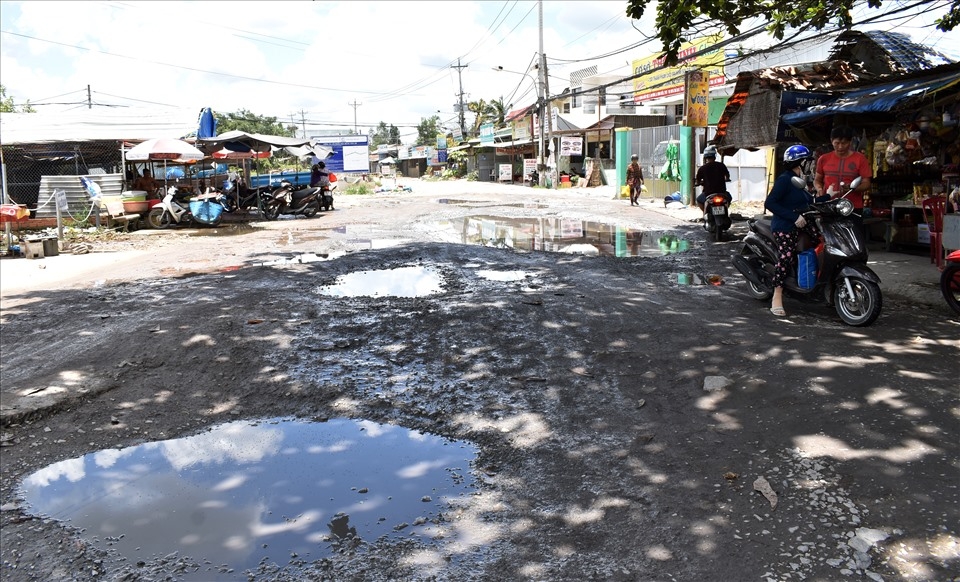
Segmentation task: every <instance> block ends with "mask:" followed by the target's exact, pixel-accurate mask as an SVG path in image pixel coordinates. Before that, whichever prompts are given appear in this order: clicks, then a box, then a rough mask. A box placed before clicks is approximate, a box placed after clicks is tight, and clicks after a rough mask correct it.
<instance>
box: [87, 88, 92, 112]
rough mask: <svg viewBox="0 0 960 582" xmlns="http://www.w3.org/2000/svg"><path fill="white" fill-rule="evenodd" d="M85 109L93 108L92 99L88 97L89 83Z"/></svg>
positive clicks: (88, 91)
mask: <svg viewBox="0 0 960 582" xmlns="http://www.w3.org/2000/svg"><path fill="white" fill-rule="evenodd" d="M87 109H93V100H92V99H90V85H87Z"/></svg>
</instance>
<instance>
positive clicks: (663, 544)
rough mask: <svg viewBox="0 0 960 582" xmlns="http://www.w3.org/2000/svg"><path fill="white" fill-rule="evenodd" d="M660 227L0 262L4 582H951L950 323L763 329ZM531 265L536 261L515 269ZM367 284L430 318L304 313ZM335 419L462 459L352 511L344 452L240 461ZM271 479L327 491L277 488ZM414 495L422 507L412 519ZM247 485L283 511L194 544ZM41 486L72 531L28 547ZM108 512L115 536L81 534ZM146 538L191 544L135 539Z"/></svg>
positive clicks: (529, 228)
mask: <svg viewBox="0 0 960 582" xmlns="http://www.w3.org/2000/svg"><path fill="white" fill-rule="evenodd" d="M652 207H653V205H650V206H648V207H642V208H639V209H638V208H630V207H629V205H628V204H627V203H626V202H624V201H614V200H611V199H610V196H609V190H606V191H602V190H599V191H592V190H579V189H574V190H568V191H557V192H545V191H542V190H534V189H529V188H527V189H523V188H519V187H503V186H496V185H490V184H477V183H467V182H458V183H450V184H447V183H440V184H429V183H422V184H421V183H416V182H414V192H413V193H408V194H389V195H377V196H368V197H351V196H340V197H339V198H338V200H337V210H336V211H335V212H331V213H326V214H323V215H321V216H320V217H317V218H314V219H312V220H304V219H298V220H283V221H278V222H275V223H268V224H263V223H256V224H254V225H253V226H252V227H244V228H239V227H238V228H224V229H221V230H222V232H221V233H220V234H219V235H213V234H210V233H209V232H207V233H205V234H203V233H200V234H189V233H184V232H163V233H158V232H139V233H133V234H131V235H130V236H129V237H124V238H123V240H121V241H118V242H115V243H111V244H110V245H105V246H104V247H102V248H97V249H95V250H96V251H110V252H94V253H91V254H89V255H83V256H76V257H69V256H61V257H53V258H50V259H49V260H46V259H45V260H44V261H47V262H46V263H43V261H27V260H26V259H10V260H9V261H14V260H15V261H20V264H18V268H21V266H22V264H25V263H30V267H31V268H32V269H33V270H32V271H30V272H29V273H25V272H23V271H18V275H17V277H16V279H17V280H16V281H11V280H10V275H11V273H13V272H14V270H13V269H12V268H9V265H10V263H9V262H8V260H5V261H4V262H3V263H2V265H0V273H2V276H3V279H4V281H3V283H4V292H3V305H2V334H0V341H2V346H0V347H2V355H3V361H2V368H0V371H2V396H3V402H2V420H3V427H2V442H0V444H2V448H0V453H2V477H3V478H2V487H0V508H2V511H0V553H2V569H0V577H2V578H3V580H7V581H19V580H68V579H69V580H248V579H249V580H564V581H565V580H570V581H573V580H577V581H580V580H623V581H626V580H643V581H646V580H657V581H660V580H664V581H666V580H697V581H700V580H763V581H766V580H771V581H783V580H808V581H809V580H820V581H828V580H838V579H843V580H951V579H953V580H960V570H958V568H960V530H958V524H960V511H958V507H960V504H958V501H960V494H958V485H960V478H958V476H960V469H958V449H960V444H958V443H960V438H958V417H960V403H958V389H957V385H958V384H957V377H958V361H960V360H958V356H960V354H958V344H957V336H958V334H957V329H958V328H957V326H956V323H955V322H951V321H949V320H948V319H946V318H944V317H943V316H942V314H941V313H940V312H937V311H933V310H931V309H930V308H928V307H924V306H917V305H912V304H910V303H909V302H907V301H905V300H902V299H898V298H897V297H891V296H885V297H884V304H885V305H884V312H883V315H882V316H881V318H880V319H879V320H878V321H877V322H876V323H875V324H874V325H873V326H872V327H869V328H865V329H854V328H849V327H846V326H844V325H842V324H841V322H840V321H839V319H838V318H837V317H836V314H835V313H833V312H832V311H830V310H829V309H828V308H826V307H824V306H819V305H803V304H800V303H797V302H790V303H788V305H787V307H788V310H789V311H790V313H791V317H790V318H789V320H777V319H775V318H772V316H771V315H770V313H769V312H768V310H767V309H766V307H767V306H766V305H763V304H760V303H757V302H756V301H754V300H752V299H750V298H749V297H748V296H747V294H746V291H745V289H744V285H743V283H742V282H741V279H740V277H738V276H736V275H735V273H734V272H733V271H732V267H731V265H730V261H729V257H730V254H731V253H732V252H733V251H734V249H735V245H736V243H735V242H727V243H711V242H708V241H707V240H706V239H707V237H706V236H705V233H704V232H703V230H702V229H701V228H700V227H699V226H697V225H694V224H692V223H691V222H689V220H688V218H689V213H687V214H684V215H682V216H681V215H680V214H671V213H670V212H667V211H664V210H663V209H662V208H661V209H660V211H658V212H653V211H651V208H652ZM597 224H619V225H621V226H622V227H625V228H627V229H633V230H635V231H639V232H643V233H644V236H643V239H642V240H641V239H640V237H639V236H637V235H630V236H629V237H624V238H622V239H621V245H620V248H621V249H622V251H623V252H621V254H626V255H627V256H621V257H617V256H614V255H616V254H617V253H616V249H617V248H618V245H617V241H616V239H615V237H614V238H613V239H610V238H608V239H605V240H604V241H600V242H599V243H598V244H596V245H589V246H583V245H588V243H587V242H584V241H579V244H580V245H581V246H579V247H577V248H575V249H569V248H567V249H564V248H563V247H565V246H567V244H566V242H565V241H567V242H568V241H569V239H568V238H565V237H569V236H573V235H575V234H576V233H578V232H579V229H581V228H583V227H586V228H587V229H588V230H589V229H593V228H595V225H597ZM498 225H500V226H501V227H504V226H512V227H513V228H511V229H507V228H498ZM737 228H738V229H739V234H741V235H742V232H743V225H742V223H741V224H739V225H738V227H737ZM534 232H540V233H554V232H555V234H556V237H552V235H551V237H547V238H548V240H547V243H545V244H544V246H546V247H547V248H548V249H556V250H557V251H560V252H551V251H549V250H547V251H544V250H533V251H523V250H515V249H512V248H510V247H517V248H522V247H524V246H525V245H526V244H527V241H528V240H529V237H530V235H531V233H534ZM225 233H226V234H225ZM734 234H735V235H736V234H737V231H736V230H735V233H734ZM480 240H483V242H484V243H485V245H486V246H485V245H481V244H477V243H478V242H479V241H480ZM631 244H632V245H633V246H631ZM631 249H632V250H631ZM683 249H686V250H685V251H684V250H683ZM563 250H567V251H569V250H576V251H587V254H583V253H582V252H574V253H571V252H562V251H563ZM672 251H679V252H672ZM591 255H593V256H591ZM59 259H65V260H64V261H62V262H60V263H57V262H55V261H57V260H59ZM67 261H71V262H70V263H69V264H70V265H71V267H70V268H67V267H66V266H64V267H63V268H62V269H61V268H55V265H58V264H62V265H67V264H68V263H67ZM41 264H45V265H46V268H44V269H40V265H41ZM55 269H56V272H53V271H54V270H55ZM411 269H413V270H411ZM405 270H407V271H405ZM370 272H386V273H391V272H392V273H399V274H404V273H411V272H415V273H416V274H417V275H418V276H426V277H428V278H432V280H435V281H438V285H437V286H436V288H430V287H429V286H427V287H417V286H414V287H413V291H412V292H409V293H403V294H396V295H395V294H391V293H390V292H385V291H379V290H377V289H376V288H374V286H373V284H367V285H368V287H367V288H366V289H363V290H364V291H365V292H361V293H346V294H343V295H342V296H337V295H334V294H331V293H326V292H324V290H329V289H330V288H331V287H335V286H337V285H338V284H340V283H342V282H343V281H344V279H342V277H344V276H346V275H351V274H354V275H355V274H359V273H370ZM687 274H689V275H691V282H692V283H697V282H698V281H701V280H702V279H703V278H704V276H705V275H713V274H716V275H720V276H722V278H723V282H724V284H722V285H717V286H714V285H697V284H690V285H678V276H679V275H687ZM394 283H396V281H394ZM361 287H363V284H361ZM344 419H352V420H357V421H363V422H364V423H365V424H364V425H363V430H364V431H365V433H366V434H368V435H371V436H372V435H373V434H374V433H383V432H386V431H388V430H389V429H390V427H402V428H404V429H409V430H412V431H416V432H415V433H411V434H412V435H419V436H417V437H411V440H425V439H426V438H427V436H428V435H429V436H431V437H432V436H436V437H443V438H444V439H449V441H450V443H451V444H450V446H449V447H448V448H450V449H457V450H458V451H461V450H462V451H474V453H473V456H472V457H471V458H470V459H469V460H468V462H467V463H463V462H460V461H456V462H454V461H452V460H439V461H438V460H437V459H436V458H428V459H426V460H424V461H422V462H421V461H416V462H414V461H411V462H406V461H405V460H404V459H403V458H400V459H391V461H393V460H397V461H399V462H400V464H401V466H402V467H403V468H402V469H401V470H398V471H395V472H393V473H391V474H389V475H388V476H387V477H386V478H385V479H384V480H382V481H376V480H375V479H376V478H375V477H374V475H373V474H372V473H373V472H374V471H375V469H376V467H371V466H370V464H369V463H367V462H365V459H363V458H360V454H359V453H357V454H356V456H354V457H351V456H350V451H351V450H353V449H351V447H352V446H353V444H352V443H354V441H352V440H351V439H346V438H345V439H340V440H335V441H334V442H332V443H319V442H310V441H307V442H293V441H290V442H272V441H271V444H270V446H269V447H268V446H266V445H265V443H266V442H267V440H266V438H265V437H264V434H265V431H264V430H263V429H265V428H267V427H278V426H280V424H281V423H282V422H285V421H287V420H296V421H300V422H302V423H304V424H310V425H316V426H324V425H329V426H333V425H334V423H337V422H341V421H343V420H344ZM225 426H226V427H228V428H227V429H223V427H225ZM221 430H223V432H219V431H221ZM230 431H233V432H232V433H231V432H230ZM258 431H259V432H258ZM229 434H239V435H242V436H240V437H237V438H235V439H234V440H232V441H231V440H230V437H229V436H228V435H229ZM271 434H274V435H275V434H276V433H275V432H274V433H271ZM203 435H208V437H209V438H207V439H206V440H201V441H197V442H196V443H195V444H193V445H189V444H185V443H188V442H191V441H188V439H189V438H190V437H198V436H201V437H202V436H203ZM175 439H179V440H175ZM157 443H160V444H157ZM138 447H139V448H138ZM144 447H153V449H160V450H162V451H163V452H164V455H165V458H166V459H167V460H169V461H170V464H171V465H174V464H175V463H174V461H173V459H179V464H176V468H177V469H178V470H177V471H176V478H177V479H184V480H186V479H187V478H188V475H190V474H192V473H197V472H206V473H207V474H208V475H207V476H208V477H211V478H210V479H208V480H200V479H198V480H197V483H202V485H196V486H195V487H193V489H192V490H191V491H190V492H189V500H190V502H189V503H183V501H184V498H185V497H188V496H187V494H186V493H185V492H184V490H183V485H182V484H176V483H173V482H172V481H173V479H172V478H171V479H168V480H167V481H163V480H161V481H156V482H153V481H151V483H153V485H152V487H151V488H149V489H144V488H139V487H138V485H142V484H143V483H145V482H147V481H148V480H149V478H150V476H151V473H152V472H153V471H152V470H151V469H150V467H149V466H148V465H146V461H145V460H143V459H146V457H145V456H144V457H137V459H141V460H140V461H138V462H134V463H130V464H126V465H125V464H122V463H121V459H123V458H124V457H126V458H130V457H132V456H134V455H133V452H132V451H134V450H141V449H143V448H144ZM153 449H151V450H153ZM201 449H202V450H201ZM265 449H270V451H271V452H272V453H274V454H277V455H286V456H289V457H290V458H300V457H295V455H298V454H301V453H310V454H315V455H320V454H322V453H324V452H329V451H331V450H334V449H336V450H340V451H344V454H346V455H347V460H348V462H347V463H346V466H345V467H341V469H342V470H343V471H345V473H343V472H341V473H337V468H336V467H334V466H332V465H331V464H324V462H322V461H319V460H318V461H316V462H306V463H299V465H298V466H297V472H296V477H294V476H293V474H292V473H291V474H290V475H287V474H271V472H270V470H269V469H267V468H265V466H264V465H263V464H262V461H263V458H262V457H263V455H261V453H262V452H263V451H264V450H265ZM201 453H207V454H208V456H207V457H206V460H205V461H199V460H196V459H199V458H201V457H203V455H201ZM365 454H374V453H365ZM85 455H86V456H85ZM184 458H190V459H191V461H184V460H183V459H184ZM314 458H316V459H320V458H325V457H320V456H316V457H314ZM458 458H462V457H458ZM228 461H235V464H228ZM386 462H387V461H386V460H384V461H383V463H384V464H386ZM53 463H57V464H56V465H54V466H53V467H52V468H48V467H49V466H50V465H51V464H53ZM431 465H435V466H436V467H437V468H439V469H440V470H442V471H446V473H445V475H447V476H446V477H441V479H440V480H441V481H443V483H440V482H438V483H436V484H435V485H434V486H431V487H430V488H422V487H413V488H405V487H404V484H405V483H407V482H409V483H413V482H415V481H414V478H415V477H416V476H417V475H418V474H419V473H421V472H425V471H426V470H427V468H428V466H431ZM227 467H229V469H227ZM218 471H222V474H221V473H218ZM38 472H39V473H38ZM95 472H97V473H98V474H100V476H101V478H103V480H102V481H100V482H98V483H100V485H99V487H100V489H99V490H97V489H94V491H93V492H92V493H85V494H84V495H85V496H84V497H76V498H74V497H71V495H72V493H71V491H72V489H71V487H77V488H79V487H80V483H81V482H83V481H84V480H85V479H86V478H88V477H90V476H91V475H92V474H93V473H95ZM264 475H266V476H264ZM255 478H256V479H266V481H265V482H266V483H268V485H267V486H266V488H273V489H276V490H279V494H280V497H283V499H284V502H285V503H289V504H290V506H291V507H293V506H295V507H298V508H299V509H298V510H296V512H295V513H293V514H286V513H283V508H282V506H281V507H278V506H276V505H269V504H268V502H267V501H266V500H267V499H268V495H267V492H266V490H264V491H261V492H260V497H259V498H257V499H255V500H253V501H251V502H250V503H249V504H247V505H245V506H243V507H242V508H234V509H236V510H237V511H236V512H235V514H234V515H232V516H231V517H230V519H226V518H224V519H223V521H222V522H217V521H216V520H218V519H221V518H220V517H217V515H219V514H217V511H218V510H219V509H221V506H222V505H225V504H226V505H229V504H230V503H231V502H232V501H231V492H235V491H238V490H239V489H240V488H241V487H242V486H243V484H244V483H247V482H249V481H251V480H253V479H255ZM25 479H26V480H27V482H26V484H25V485H22V483H23V482H24V480H25ZM335 480H336V481H337V482H338V483H339V484H341V485H342V486H343V487H344V491H340V490H338V491H337V493H336V494H333V493H331V489H330V487H329V485H330V482H332V481H335ZM448 482H455V483H456V484H457V485H458V486H462V487H463V488H464V489H460V491H461V492H460V493H452V494H448V493H445V491H447V490H446V489H443V487H445V486H447V485H449V483H448ZM53 484H57V486H58V487H59V489H57V490H56V491H58V492H59V493H57V494H55V495H54V494H51V495H50V496H48V497H50V498H52V499H50V498H48V499H47V501H48V502H50V503H52V504H54V506H56V507H61V506H57V505H55V504H56V502H57V501H63V502H64V505H63V507H67V508H69V510H70V511H66V510H64V511H63V512H61V513H56V515H51V514H43V515H37V511H36V508H35V507H34V506H33V505H32V504H31V502H30V501H29V500H30V499H34V498H35V497H32V496H33V495H35V494H36V491H37V490H43V489H44V488H46V487H52V486H53ZM285 491H289V493H288V494H286V497H284V492H285ZM58 496H59V497H62V498H63V499H58ZM294 497H295V498H296V499H292V498H294ZM104 499H110V500H111V501H110V504H112V505H113V506H114V507H113V508H112V509H115V510H117V511H118V512H119V514H120V515H122V516H124V517H125V518H126V519H127V520H128V521H127V522H123V523H121V524H120V525H119V526H117V525H116V523H115V522H114V524H113V525H112V526H110V527H106V526H105V525H104V524H105V523H106V518H105V517H104V518H102V520H101V521H99V522H98V521H97V519H98V517H102V516H101V515H100V514H99V513H96V511H105V510H104V509H103V508H100V509H98V510H96V511H95V510H93V509H91V508H90V507H88V504H89V505H90V506H92V505H93V504H95V502H98V501H103V500H104ZM410 500H412V502H411V501H410ZM404 503H407V505H403V504H404ZM434 503H437V504H439V505H436V506H435V505H433V504H434ZM181 504H182V505H181ZM418 504H419V505H418ZM396 505H401V510H400V512H399V513H397V512H396V511H393V510H391V509H390V508H391V507H392V506H396ZM164 506H169V507H174V506H175V507H177V511H182V513H177V512H176V511H173V510H172V509H171V511H170V512H171V513H173V515H170V516H167V517H168V518H169V521H170V522H173V523H175V524H179V525H180V526H181V527H182V528H183V532H185V533H180V534H177V535H169V536H168V535H167V532H166V530H164V529H163V527H161V526H159V525H158V526H156V527H155V529H154V530H153V534H154V535H152V536H151V535H150V532H151V530H150V527H153V526H148V527H147V529H146V530H144V528H142V527H139V528H138V523H139V521H140V520H145V521H147V522H151V520H154V519H158V518H157V515H156V513H158V512H159V510H157V509H156V508H157V507H164ZM147 507H150V508H153V509H152V511H154V514H151V515H143V514H140V513H138V511H139V510H142V509H144V508H147ZM388 511H393V512H392V513H389V516H390V517H386V516H387V515H388ZM404 512H406V513H404ZM91 515H92V521H89V520H90V519H91ZM54 518H56V519H54ZM67 519H69V521H63V520H67ZM85 520H87V521H85ZM368 521H369V522H377V521H382V522H383V531H384V533H383V534H382V535H381V534H376V535H369V534H366V533H365V532H367V531H374V530H372V529H364V527H361V526H362V525H363V524H364V523H366V522H368ZM151 523H154V522H151ZM157 523H159V522H157ZM348 523H349V526H348V525H347V524H348ZM98 524H99V525H98ZM370 527H371V528H372V527H373V526H370ZM144 531H146V532H147V533H146V535H145V534H144ZM137 536H141V537H140V539H131V538H135V537H137ZM144 536H145V537H144ZM165 536H166V537H165ZM148 538H156V539H148ZM158 541H159V544H160V545H159V546H158V545H157V543H158ZM147 548H150V549H147ZM224 548H226V549H229V550H231V551H234V554H231V555H232V556H234V557H235V559H233V558H231V560H228V561H222V560H220V559H219V558H218V557H219V556H220V555H221V554H219V553H217V552H220V551H221V550H224ZM305 548H306V549H305ZM215 553H216V556H215V555H214V554H215ZM278 556H279V557H278ZM281 558H282V559H281Z"/></svg>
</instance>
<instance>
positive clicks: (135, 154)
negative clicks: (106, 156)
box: [126, 137, 204, 162]
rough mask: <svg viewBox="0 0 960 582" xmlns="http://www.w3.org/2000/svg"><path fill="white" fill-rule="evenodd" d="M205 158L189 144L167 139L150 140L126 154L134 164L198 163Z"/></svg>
mask: <svg viewBox="0 0 960 582" xmlns="http://www.w3.org/2000/svg"><path fill="white" fill-rule="evenodd" d="M203 157H204V156H203V152H201V151H200V150H198V149H197V148H195V147H193V146H192V145H190V144H188V143H187V142H185V141H182V140H179V139H170V138H165V137H161V138H156V139H148V140H147V141H145V142H143V143H141V144H138V145H135V146H133V147H132V148H130V149H129V150H128V151H127V154H126V158H127V160H129V161H132V162H143V161H150V160H164V161H172V162H196V161H198V160H202V159H203Z"/></svg>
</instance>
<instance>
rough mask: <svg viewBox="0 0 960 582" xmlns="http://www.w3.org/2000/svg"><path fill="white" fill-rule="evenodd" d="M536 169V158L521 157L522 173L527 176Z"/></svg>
mask: <svg viewBox="0 0 960 582" xmlns="http://www.w3.org/2000/svg"><path fill="white" fill-rule="evenodd" d="M536 169H537V159H536V158H523V175H524V176H529V175H530V174H532V173H533V172H534V171H536Z"/></svg>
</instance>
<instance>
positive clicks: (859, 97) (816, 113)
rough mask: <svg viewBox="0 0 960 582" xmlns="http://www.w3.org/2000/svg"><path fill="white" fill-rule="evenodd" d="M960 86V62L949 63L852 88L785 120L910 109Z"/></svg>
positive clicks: (796, 121)
mask: <svg viewBox="0 0 960 582" xmlns="http://www.w3.org/2000/svg"><path fill="white" fill-rule="evenodd" d="M958 88H960V65H947V66H945V67H939V68H938V69H937V70H936V72H935V73H933V74H930V75H923V76H919V77H915V78H906V79H905V78H901V79H897V80H895V81H889V82H887V83H880V84H876V85H871V86H869V87H865V88H863V89H858V90H856V91H850V92H849V93H846V94H845V95H843V96H842V97H839V98H837V99H836V100H834V101H832V102H830V103H828V104H826V105H822V106H819V107H811V108H809V109H806V110H804V111H797V112H796V113H789V114H787V115H784V116H783V121H784V122H786V123H788V124H790V125H798V124H802V123H804V122H806V121H810V120H812V119H816V118H818V117H823V116H825V115H836V114H841V113H845V114H850V113H887V112H890V111H894V110H896V109H903V108H908V107H910V106H911V105H910V104H911V103H912V102H915V101H917V100H922V99H924V98H926V97H928V96H930V95H933V94H934V93H938V92H942V91H951V90H952V91H953V92H954V93H957V91H958Z"/></svg>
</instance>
